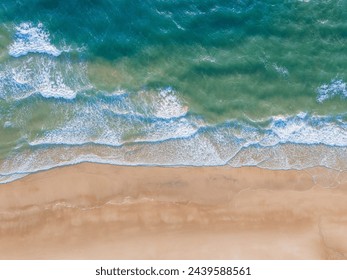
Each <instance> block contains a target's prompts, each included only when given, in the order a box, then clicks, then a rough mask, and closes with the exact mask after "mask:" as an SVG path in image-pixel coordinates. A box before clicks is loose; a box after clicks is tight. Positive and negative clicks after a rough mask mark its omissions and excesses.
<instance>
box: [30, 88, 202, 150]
mask: <svg viewBox="0 0 347 280" xmlns="http://www.w3.org/2000/svg"><path fill="white" fill-rule="evenodd" d="M171 94H173V93H171ZM150 95H151V98H150V99H147V100H145V99H142V98H143V97H144V93H143V92H140V93H133V94H128V95H122V96H120V99H115V100H104V99H95V100H93V102H90V103H88V104H83V105H81V104H75V105H74V106H70V107H69V108H70V109H71V110H70V111H69V112H68V113H66V110H67V108H65V106H60V107H56V110H55V111H54V112H52V116H51V117H52V118H57V119H58V118H61V117H62V116H64V115H66V116H67V117H66V119H65V120H64V121H63V122H62V124H61V125H60V126H59V127H57V128H55V129H53V130H47V131H45V133H44V135H43V136H42V137H38V138H36V139H35V140H33V141H31V142H30V144H31V145H32V146H35V145H42V144H66V145H82V144H86V143H95V144H102V145H109V146H120V145H123V144H125V143H128V142H132V143H136V142H158V141H164V140H168V139H175V138H187V137H190V136H192V135H193V134H194V133H196V132H197V131H198V129H199V127H200V126H201V125H203V124H201V122H196V121H195V120H194V119H192V118H191V119H189V120H188V119H187V118H185V117H183V116H182V112H181V111H179V107H178V106H179V105H178V104H179V98H178V97H177V96H175V97H174V98H173V95H171V96H170V98H171V99H170V100H173V104H172V106H173V108H174V109H173V110H170V109H172V108H171V107H170V106H171V105H170V104H169V103H168V101H167V100H165V101H164V102H163V98H166V96H164V97H163V91H162V90H159V91H158V92H151V94H150ZM148 96H149V95H148ZM158 100H159V102H158ZM163 103H164V105H163ZM163 107H164V109H167V111H162V110H163ZM158 112H162V113H164V112H166V114H165V115H164V116H165V118H164V116H163V115H162V114H158ZM177 112H179V113H181V114H179V115H178V114H177ZM184 113H185V112H184ZM55 114H57V117H54V115H55ZM157 114H158V115H159V116H158V115H157ZM169 116H171V118H169ZM178 116H179V117H178Z"/></svg>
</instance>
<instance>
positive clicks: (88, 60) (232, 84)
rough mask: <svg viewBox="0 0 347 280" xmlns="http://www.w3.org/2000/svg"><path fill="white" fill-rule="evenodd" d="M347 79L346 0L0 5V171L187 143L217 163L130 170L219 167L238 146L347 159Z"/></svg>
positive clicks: (43, 0) (78, 0) (76, 0)
mask: <svg viewBox="0 0 347 280" xmlns="http://www.w3.org/2000/svg"><path fill="white" fill-rule="evenodd" d="M346 69H347V1H345V0H331V1H329V0H326V1H313V0H312V1H223V0H185V1H183V0H182V1H181V0H175V1H173V0H171V1H170V0H168V1H161V0H148V1H137V0H133V1H129V0H127V1H125V0H114V1H111V0H99V1H93V0H89V1H88V0H86V1H82V0H71V1H57V0H49V1H47V0H32V1H28V0H27V1H26V0H22V1H10V0H2V1H1V3H0V159H1V160H3V161H5V162H6V160H8V159H10V161H11V160H13V158H16V157H19V155H21V156H22V157H23V155H24V154H25V155H26V156H25V157H28V154H29V155H30V154H34V153H39V152H38V150H39V149H41V148H43V147H44V148H45V149H47V147H48V148H49V147H51V146H52V147H54V148H57V146H59V147H64V148H66V147H67V146H73V147H75V148H76V146H78V148H83V146H85V145H90V144H91V145H93V144H95V145H96V146H97V145H104V146H109V147H115V146H117V147H120V146H122V145H135V143H144V145H145V144H146V143H150V144H151V145H152V144H153V143H160V145H163V143H162V142H163V141H164V142H165V141H166V142H167V141H168V142H170V141H171V142H172V141H176V140H177V139H186V138H187V139H188V138H189V141H193V140H194V139H195V138H194V137H202V138H203V137H207V139H208V140H206V141H207V142H208V145H211V147H213V149H215V150H217V151H218V152H217V154H218V160H217V159H216V160H211V161H209V159H206V160H201V161H200V160H196V161H194V160H192V162H186V160H185V159H183V158H182V157H180V156H178V157H177V158H178V159H177V160H174V161H173V162H171V161H169V162H167V161H165V160H163V161H160V160H159V161H154V162H153V160H148V161H147V160H146V157H147V158H151V157H150V156H149V155H146V153H144V155H142V154H141V156H140V155H139V157H138V160H136V159H135V160H133V161H132V162H131V163H132V164H135V163H137V162H138V163H139V164H142V163H145V164H147V163H148V164H152V163H153V164H164V165H165V164H166V163H167V164H174V165H175V164H177V165H181V164H192V165H201V164H204V162H206V165H215V164H223V163H225V162H226V159H229V158H231V155H232V154H233V153H234V152H229V150H228V149H230V151H234V149H236V148H235V145H236V146H237V145H239V146H238V149H243V148H245V147H248V146H250V145H260V146H262V147H263V146H266V147H267V146H273V147H275V146H276V147H277V145H278V144H295V145H326V146H331V147H340V148H341V149H345V147H346V146H347V131H346V120H347V119H346V111H347V110H346V109H347V107H346V106H347V98H346V97H347V86H346V81H347V77H346V76H347V72H346ZM196 135H198V136H196ZM206 135H207V136H206ZM192 138H194V139H193V140H192ZM202 138H199V141H202V140H201V139H202ZM222 138H223V140H221V139H222ZM203 139H205V138H203ZM216 139H217V140H216ZM195 140H196V139H195ZM195 140H194V141H195ZM199 141H198V142H197V143H195V142H194V144H191V143H189V145H188V144H187V145H188V146H189V147H190V148H189V150H192V149H193V150H194V149H196V150H199V149H200V148H201V147H202V146H203V147H205V146H204V145H205V144H206V143H207V142H204V143H205V144H201V143H200V142H199ZM204 141H205V140H204ZM171 142H170V143H171ZM199 143H200V144H199ZM226 143H227V144H226ZM136 145H138V144H136ZM170 145H171V144H170ZM172 145H173V144H172ZM185 145H186V142H184V143H183V144H182V143H178V144H177V146H175V147H176V148H173V147H171V146H170V147H171V148H167V149H166V148H165V149H166V150H165V149H164V150H165V151H170V152H169V153H172V149H174V150H175V153H177V154H178V155H181V154H184V153H185V150H182V151H181V150H180V147H182V146H183V147H185ZM194 145H200V146H199V148H198V147H196V146H194ZM206 145H207V144H206ZM188 146H187V147H188ZM229 146H230V147H229ZM146 147H147V146H146ZM192 147H193V148H192ZM216 147H217V148H216ZM141 149H145V148H144V147H142V146H141ZM146 149H147V148H146ZM187 149H188V148H187ZM211 149H212V148H211ZM211 149H210V148H208V150H211ZM82 150H83V149H82ZM236 150H237V149H236ZM114 153H115V154H116V155H117V156H118V154H119V153H121V152H119V151H114ZM122 153H123V152H122ZM197 153H198V152H197ZM201 153H202V154H205V155H206V151H205V152H203V151H202V152H201ZM211 153H212V154H213V153H214V152H213V151H212V152H211ZM78 154H79V155H81V154H83V152H80V151H79V152H78ZM88 155H90V152H88ZM93 156H95V155H93ZM157 156H158V157H159V158H161V159H164V158H166V154H165V152H158V155H157ZM22 157H21V158H22ZM196 157H197V158H201V155H200V154H197V155H196ZM211 157H213V156H211ZM98 158H99V159H100V155H98ZM181 159H182V160H181ZM219 159H220V161H219ZM35 160H37V159H35ZM112 160H113V159H112ZM112 160H111V162H113V161H112ZM53 162H55V163H51V165H50V166H55V165H57V161H54V160H53ZM59 162H61V159H60V160H59ZM252 162H253V161H252ZM114 163H117V164H118V163H120V164H122V163H125V164H127V161H126V160H124V159H123V158H122V159H120V160H119V161H114ZM312 164H313V165H317V162H316V163H312ZM246 165H247V163H246ZM9 166H11V167H9ZM13 166H15V164H14V163H13V162H12V163H11V164H9V163H7V165H6V166H5V167H3V170H4V171H3V172H1V168H0V174H3V175H4V174H11V172H12V171H13V170H12V169H16V167H13ZM42 166H44V163H42ZM21 168H22V167H21ZM10 169H11V170H12V171H11V172H10V171H9V170H10ZM22 169H23V170H22ZM22 169H21V172H23V173H25V172H29V173H30V172H31V171H30V170H31V169H30V168H24V167H23V168H22ZM34 169H35V168H34ZM38 169H40V168H38ZM35 170H36V169H35ZM5 171H6V172H5ZM15 171H16V170H14V171H13V172H14V173H15ZM17 171H18V170H17ZM4 176H5V175H4Z"/></svg>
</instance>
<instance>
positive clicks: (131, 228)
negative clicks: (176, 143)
mask: <svg viewBox="0 0 347 280" xmlns="http://www.w3.org/2000/svg"><path fill="white" fill-rule="evenodd" d="M346 236H347V172H337V171H333V170H328V169H323V168H315V169H308V170H301V171H295V170H289V171H273V170H265V169H260V168H256V167H254V168H248V167H244V168H230V167H206V168H205V167H204V168H202V167H198V168H193V167H189V168H186V167H184V168H183V167H182V168H164V167H122V166H111V165H101V164H91V163H84V164H79V165H75V166H69V167H63V168H56V169H53V170H49V171H45V172H41V173H37V174H33V175H30V176H27V177H25V178H22V179H20V180H18V181H15V182H12V183H8V184H4V185H0V259H346V258H347V238H346Z"/></svg>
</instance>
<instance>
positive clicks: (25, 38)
mask: <svg viewBox="0 0 347 280" xmlns="http://www.w3.org/2000/svg"><path fill="white" fill-rule="evenodd" d="M28 53H46V54H49V55H53V56H59V55H60V54H61V53H62V51H61V50H59V49H58V48H57V47H55V46H53V45H52V44H51V42H50V34H49V33H48V31H46V30H45V29H44V27H43V25H42V23H39V24H37V25H36V26H35V25H34V24H32V23H31V22H24V23H21V24H20V25H19V26H16V34H15V41H14V42H13V43H12V44H11V45H10V46H9V55H11V56H13V57H20V56H23V55H27V54H28Z"/></svg>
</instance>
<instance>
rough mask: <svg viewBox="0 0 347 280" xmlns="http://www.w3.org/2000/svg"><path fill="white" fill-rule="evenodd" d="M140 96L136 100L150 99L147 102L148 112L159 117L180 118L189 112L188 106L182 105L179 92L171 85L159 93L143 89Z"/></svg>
mask: <svg viewBox="0 0 347 280" xmlns="http://www.w3.org/2000/svg"><path fill="white" fill-rule="evenodd" d="M139 97H140V98H139V100H138V101H136V102H143V101H145V102H146V100H148V101H147V103H145V106H146V108H145V110H146V112H148V113H149V114H152V115H153V116H155V117H158V118H163V119H171V118H179V117H182V116H185V115H186V114H187V112H188V107H187V106H184V105H182V102H181V100H180V99H179V98H178V96H177V93H176V92H175V91H174V90H173V89H172V88H171V87H167V88H163V89H160V90H159V94H157V93H156V94H153V92H152V91H142V92H140V93H139Z"/></svg>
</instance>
